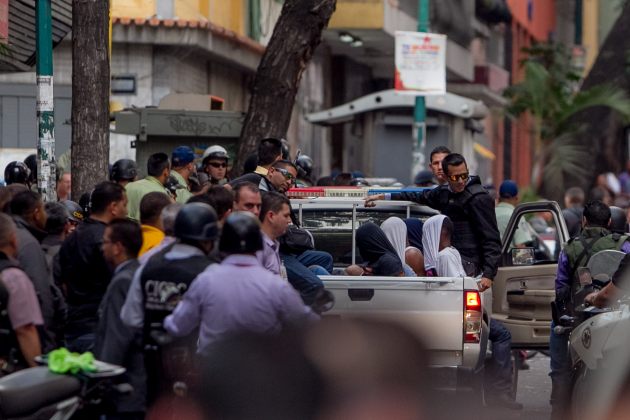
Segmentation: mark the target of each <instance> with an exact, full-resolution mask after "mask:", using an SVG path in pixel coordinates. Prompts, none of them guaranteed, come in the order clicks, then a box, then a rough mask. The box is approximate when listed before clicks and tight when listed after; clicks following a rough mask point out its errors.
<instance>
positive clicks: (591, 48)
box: [582, 0, 599, 74]
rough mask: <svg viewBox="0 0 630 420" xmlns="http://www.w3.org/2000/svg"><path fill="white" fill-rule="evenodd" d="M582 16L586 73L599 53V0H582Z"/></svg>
mask: <svg viewBox="0 0 630 420" xmlns="http://www.w3.org/2000/svg"><path fill="white" fill-rule="evenodd" d="M582 16H583V17H582V45H584V49H585V51H586V58H585V60H584V61H585V62H584V74H588V72H589V71H590V70H591V67H592V66H593V63H594V62H595V59H596V58H597V54H598V53H599V39H598V32H599V0H584V3H583V6H582Z"/></svg>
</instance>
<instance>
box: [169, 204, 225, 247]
mask: <svg viewBox="0 0 630 420" xmlns="http://www.w3.org/2000/svg"><path fill="white" fill-rule="evenodd" d="M217 221H218V217H217V213H216V212H215V211H214V209H213V208H212V207H210V206H209V205H207V204H205V203H188V204H185V205H184V207H182V209H181V210H180V211H179V212H178V213H177V217H176V218H175V227H174V231H175V232H174V233H175V237H176V238H178V239H184V240H191V241H213V240H215V239H217V237H218V236H219V225H218V223H217Z"/></svg>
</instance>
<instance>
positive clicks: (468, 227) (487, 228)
mask: <svg viewBox="0 0 630 420" xmlns="http://www.w3.org/2000/svg"><path fill="white" fill-rule="evenodd" d="M442 169H443V171H444V176H445V178H446V179H447V181H448V182H447V183H446V184H444V185H440V186H438V187H436V188H434V189H431V190H425V191H422V192H399V193H391V194H378V195H372V196H370V197H368V198H367V199H366V200H365V205H366V207H373V206H375V205H376V203H375V201H377V200H408V201H414V202H416V203H419V204H423V205H427V206H430V207H432V208H434V209H436V210H439V211H440V212H441V213H442V214H443V215H445V216H448V217H449V218H450V219H451V220H452V221H453V225H454V227H455V229H454V232H453V237H452V245H453V246H454V247H455V248H456V249H457V250H458V251H459V253H460V254H461V257H462V264H463V266H464V270H465V271H466V274H467V275H469V276H471V277H476V276H478V275H481V280H480V282H479V290H480V291H481V292H483V291H485V290H487V289H489V288H490V287H492V280H493V279H494V277H495V275H496V273H497V268H498V265H499V259H500V258H501V237H500V235H499V230H498V228H497V219H496V215H495V213H494V201H493V199H492V198H491V197H490V195H489V194H488V192H487V191H486V190H485V189H484V188H483V186H482V185H481V181H480V180H479V177H476V176H470V174H469V173H468V165H467V164H466V160H465V159H464V157H463V156H462V155H460V154H458V153H451V154H449V155H448V156H446V157H445V158H444V160H443V161H442ZM511 340H512V337H511V335H510V332H509V331H508V330H507V329H506V328H505V327H504V326H503V324H501V323H500V322H499V321H496V320H494V319H492V320H491V321H490V341H492V350H493V351H492V354H493V359H494V362H495V364H496V367H497V369H496V375H495V377H494V378H492V383H489V384H487V385H489V387H490V390H489V391H490V392H489V394H488V397H489V398H488V401H489V402H491V403H495V404H496V405H500V406H504V407H507V408H513V409H521V408H522V405H521V404H519V403H517V402H515V401H513V400H512V399H511V397H510V396H509V395H510V391H511V369H512V362H511V348H510V347H511Z"/></svg>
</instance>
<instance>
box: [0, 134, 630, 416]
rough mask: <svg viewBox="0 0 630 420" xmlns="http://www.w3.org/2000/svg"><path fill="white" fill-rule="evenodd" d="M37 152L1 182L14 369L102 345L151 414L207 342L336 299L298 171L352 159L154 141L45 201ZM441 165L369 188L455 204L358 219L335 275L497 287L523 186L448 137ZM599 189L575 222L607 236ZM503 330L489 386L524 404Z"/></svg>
mask: <svg viewBox="0 0 630 420" xmlns="http://www.w3.org/2000/svg"><path fill="white" fill-rule="evenodd" d="M27 160H29V161H30V164H29V163H28V162H27V163H23V162H12V163H10V164H9V165H8V166H7V168H6V169H5V181H6V183H7V184H8V185H7V186H5V187H0V210H1V213H0V309H2V308H5V310H4V312H3V311H0V314H4V315H0V326H2V327H3V330H4V331H10V334H9V336H8V337H7V339H6V340H4V339H3V340H1V342H2V344H1V345H0V376H1V375H2V374H7V373H11V372H13V371H15V370H17V369H21V368H24V367H27V366H33V365H34V364H35V360H34V358H35V356H37V355H40V354H44V353H47V352H49V351H51V350H53V349H55V348H58V347H61V346H64V347H67V348H68V349H70V350H71V351H76V352H85V351H92V352H94V354H95V355H96V357H97V358H99V359H102V360H104V361H107V362H111V363H114V364H119V365H123V366H124V367H125V368H126V369H127V374H126V375H127V377H126V380H127V381H128V382H129V383H130V384H131V385H132V386H133V388H134V392H133V393H131V394H130V395H124V396H119V397H118V398H117V400H116V410H117V414H124V418H144V415H145V414H144V413H145V412H146V410H147V407H150V406H151V405H153V404H154V403H156V402H157V401H158V400H159V398H160V396H161V395H164V394H165V393H166V394H168V393H169V392H171V391H172V389H173V384H174V383H179V382H181V381H192V382H194V380H191V378H194V377H195V370H196V369H195V362H194V358H195V353H197V354H208V353H209V349H211V348H213V346H215V345H218V343H221V342H223V341H224V340H225V339H226V338H228V337H231V336H233V335H234V334H236V333H243V332H247V333H260V334H272V335H277V334H278V333H279V332H280V331H283V330H284V331H286V329H287V328H293V327H298V328H300V327H302V326H305V325H312V324H313V323H314V321H317V320H318V319H319V318H320V313H321V311H322V309H323V308H324V307H325V306H326V303H327V299H329V296H328V295H327V292H326V291H325V289H324V285H323V283H322V281H321V280H320V277H319V276H321V275H328V274H331V273H333V270H334V267H333V257H332V256H331V255H330V254H329V253H327V252H324V251H321V250H317V249H315V243H314V241H313V237H312V235H310V233H309V232H308V231H306V230H304V229H302V228H300V225H299V223H298V221H297V220H296V217H295V215H294V212H293V210H292V208H291V202H290V200H289V199H288V197H287V192H288V191H289V189H290V188H292V187H294V186H296V185H298V186H310V185H313V184H317V185H337V186H344V185H363V184H364V183H365V180H364V178H363V177H362V174H351V173H339V174H336V176H335V177H323V178H320V179H319V180H318V181H317V182H316V183H314V182H313V180H312V179H310V176H311V174H312V169H313V161H312V159H311V158H310V157H308V156H305V155H301V156H298V157H297V158H296V159H291V158H290V156H289V153H288V149H287V147H286V144H285V143H283V141H281V140H279V139H275V138H266V139H263V140H261V141H260V142H259V145H258V149H257V153H256V154H255V155H254V156H252V158H251V159H248V161H247V162H246V163H245V171H244V174H243V175H242V176H240V177H236V178H233V179H229V178H228V166H229V163H230V157H229V155H228V152H227V151H226V150H225V149H224V148H223V147H221V146H219V145H214V146H211V147H209V148H208V149H207V150H206V151H205V152H204V154H203V156H202V158H201V162H200V164H199V166H198V164H197V162H196V159H195V154H194V152H193V150H192V149H191V148H190V147H187V146H179V147H177V148H175V149H174V150H173V151H172V153H171V155H170V156H169V155H167V154H166V153H155V154H153V155H151V156H150V157H149V159H148V161H147V162H146V176H145V177H144V178H142V179H138V175H139V172H140V171H139V168H138V166H137V164H136V162H134V161H133V160H128V159H122V160H119V161H117V162H115V163H114V164H113V165H112V166H111V168H110V180H109V181H104V182H101V183H99V184H97V185H96V186H95V187H94V189H93V190H92V191H90V192H88V193H85V194H84V195H83V196H81V197H80V198H79V200H78V202H74V201H71V200H70V199H69V198H70V185H69V184H70V177H69V176H65V175H62V176H61V177H60V178H59V182H58V193H59V198H60V201H58V202H46V203H45V202H44V201H43V199H42V197H41V196H40V195H39V194H38V193H37V192H35V190H34V189H35V185H34V184H35V183H36V182H35V180H36V165H34V159H32V158H31V157H29V158H28V159H27ZM429 168H430V169H429V170H427V171H422V172H420V173H419V174H418V176H416V178H415V180H414V182H415V184H416V186H421V187H431V188H427V189H425V190H422V191H417V192H406V191H401V192H398V193H391V194H380V195H373V196H369V197H368V198H367V199H366V200H365V205H366V206H367V207H370V206H374V205H377V202H378V201H379V200H390V199H397V200H410V201H414V202H417V203H421V204H425V205H428V206H430V207H433V208H434V209H436V210H439V211H440V213H441V214H440V215H437V216H433V217H431V218H429V219H428V220H426V221H425V222H424V223H423V222H422V221H420V220H419V219H414V218H410V219H401V218H397V217H390V218H388V219H387V220H385V221H384V222H383V223H382V224H381V225H380V226H379V225H377V224H375V223H372V222H368V223H364V224H362V225H361V226H360V227H359V228H358V229H357V232H356V244H357V248H358V250H359V254H360V258H361V261H362V262H361V263H360V264H355V265H350V266H348V267H346V268H345V269H344V270H343V271H342V272H340V271H339V270H338V269H337V270H335V273H336V274H346V275H355V276H361V275H379V276H412V277H415V276H447V277H460V276H472V277H477V278H478V284H479V290H480V291H481V292H484V291H485V290H488V289H489V288H490V287H491V286H492V281H493V279H494V277H495V276H496V274H497V268H498V264H499V260H500V257H501V238H502V236H503V235H504V232H505V229H506V227H507V224H508V221H509V219H510V217H511V215H512V213H513V211H514V206H515V205H516V204H517V203H518V198H519V192H518V187H517V185H516V184H515V183H514V182H513V181H510V180H507V181H504V182H503V183H502V184H501V186H500V188H499V191H498V197H496V200H494V199H493V197H492V196H491V194H490V193H489V191H488V190H487V189H486V188H484V187H483V186H482V185H481V182H480V180H479V178H478V177H475V176H472V175H470V174H469V170H468V166H467V163H466V161H465V159H464V158H463V156H461V155H460V154H457V153H451V151H450V150H448V149H447V148H446V147H438V148H436V149H434V150H433V151H432V152H431V154H430V166H429ZM627 178H628V179H630V176H628V177H627ZM610 179H611V178H610V177H608V176H607V177H603V178H602V185H598V186H597V187H596V188H595V189H594V190H593V191H592V192H591V193H592V195H593V198H594V199H595V201H594V202H596V203H601V206H606V204H605V203H604V201H605V199H606V197H607V196H606V194H604V192H603V191H606V193H608V194H609V196H611V197H612V195H611V194H610V193H611V191H609V190H610V185H609V182H610ZM619 179H620V181H619V184H620V185H625V184H624V182H626V183H628V184H630V181H627V180H625V181H624V179H625V178H623V176H622V177H620V178H619ZM604 181H606V182H607V184H606V185H608V187H606V186H604V184H603V183H604ZM435 184H437V185H435ZM620 188H623V187H620ZM628 188H629V189H630V185H629V186H628ZM598 194H600V195H601V194H604V196H603V197H600V195H598ZM620 197H623V196H622V195H619V196H618V197H617V199H618V200H619V199H621V198H620ZM602 198H603V199H604V200H600V199H602ZM584 201H585V199H584V193H583V192H582V191H581V190H580V189H578V188H572V189H570V190H568V191H567V196H566V203H565V204H566V209H565V211H564V215H565V218H566V221H567V224H568V226H569V229H570V230H571V231H572V236H575V237H577V236H579V235H581V234H582V233H580V232H585V233H588V232H591V230H592V229H591V230H589V229H588V228H585V229H581V226H582V224H583V219H584V218H585V219H586V222H585V223H587V227H588V226H589V225H588V224H589V223H590V224H591V225H593V226H597V227H598V229H599V230H598V231H597V232H596V233H597V238H599V237H608V236H607V235H609V232H608V231H607V230H606V229H608V225H607V224H605V223H604V221H602V220H603V219H602V220H599V219H597V221H595V222H594V221H593V220H591V218H592V217H591V216H590V215H591V213H593V212H597V211H599V210H597V211H596V210H593V212H591V211H590V210H588V209H590V207H588V206H587V210H583V207H584ZM495 205H496V207H495ZM598 205H599V204H598ZM601 206H600V207H601ZM606 209H608V206H606ZM608 211H609V213H608V214H610V210H608ZM602 212H603V210H602V211H600V213H602ZM622 212H623V211H622ZM602 214H603V213H602ZM600 216H602V215H600ZM604 216H605V215H603V216H602V217H604ZM623 216H624V220H623V224H624V229H625V213H623ZM604 218H605V217H604ZM600 219H601V217H600ZM608 219H610V216H609V217H608ZM608 219H607V220H606V222H608ZM519 227H520V226H519ZM529 228H530V229H531V227H529ZM600 231H601V232H600ZM624 232H625V230H624ZM517 233H518V234H517V235H515V236H514V238H513V242H514V245H515V246H519V244H521V243H526V242H527V241H528V238H527V237H526V235H527V229H525V228H523V229H518V231H517ZM591 233H592V232H591ZM518 235H521V236H518ZM524 236H525V237H524ZM626 239H627V237H626V236H623V238H622V239H619V238H617V242H618V241H620V240H621V241H622V242H623V244H622V246H620V247H619V249H621V250H622V251H624V252H627V251H628V250H630V245H628V244H627V243H626V242H625V241H626ZM617 242H615V244H617ZM574 243H577V242H574ZM569 245H570V244H569ZM600 245H602V244H600ZM604 245H605V246H608V245H610V244H609V243H605V244H604ZM604 245H602V246H604ZM570 246H571V245H570ZM611 246H612V245H611ZM615 246H616V245H615ZM599 248H601V246H600V247H599ZM599 248H597V249H599ZM626 248H628V249H626ZM558 249H559V248H558ZM570 252H573V254H571V253H570ZM575 253H577V254H578V255H580V253H579V252H578V251H576V250H574V251H567V250H563V251H562V252H560V254H559V261H560V268H559V271H558V279H559V280H557V285H558V286H557V288H558V289H560V288H562V287H566V286H567V284H570V283H571V277H572V276H573V274H574V273H573V271H572V270H573V269H572V268H568V267H573V266H575V265H576V264H578V262H576V261H574V260H575V259H576V258H575V255H574V254H575ZM572 255H573V256H572ZM572 258H573V260H572ZM582 263H583V261H580V262H579V264H582ZM628 264H630V261H629V262H628ZM236 279H238V281H234V280H236ZM563 279H564V280H563ZM558 293H559V294H560V291H558ZM606 296H608V295H603V294H602V295H600V296H598V297H595V296H591V297H589V299H591V300H592V301H593V302H596V301H598V299H599V300H600V301H604V300H605V299H606ZM489 338H490V341H491V342H492V346H493V367H492V369H490V375H489V378H490V379H488V381H487V394H486V398H487V400H488V402H489V403H491V404H496V405H499V406H502V407H507V408H510V409H520V408H522V406H521V405H520V404H519V403H517V402H515V401H514V399H513V396H512V389H511V387H512V384H511V369H512V364H511V352H510V346H511V337H510V333H509V331H508V330H507V329H506V328H505V327H504V326H503V325H502V324H501V323H500V322H499V321H496V320H494V319H492V320H491V321H490V336H489ZM553 338H554V337H553V336H552V340H553ZM556 338H557V337H556ZM561 340H562V339H560V341H561ZM559 354H560V353H559V352H556V357H555V358H554V356H553V350H552V377H554V372H558V371H560V370H561V368H556V367H554V363H555V362H556V361H557V360H558V357H560V358H561V359H562V360H561V361H562V363H565V362H566V357H565V356H563V355H560V356H558V355H559ZM558 363H560V362H558ZM558 366H559V365H558ZM557 376H558V375H557ZM558 392H560V391H558ZM558 395H559V394H558ZM112 418H117V417H115V416H114V417H112Z"/></svg>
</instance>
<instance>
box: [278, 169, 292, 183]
mask: <svg viewBox="0 0 630 420" xmlns="http://www.w3.org/2000/svg"><path fill="white" fill-rule="evenodd" d="M275 169H276V171H279V172H280V173H281V174H282V175H283V176H284V178H285V179H288V180H290V181H291V182H293V181H295V177H294V176H293V174H292V173H291V172H289V171H287V170H286V169H282V168H275Z"/></svg>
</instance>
